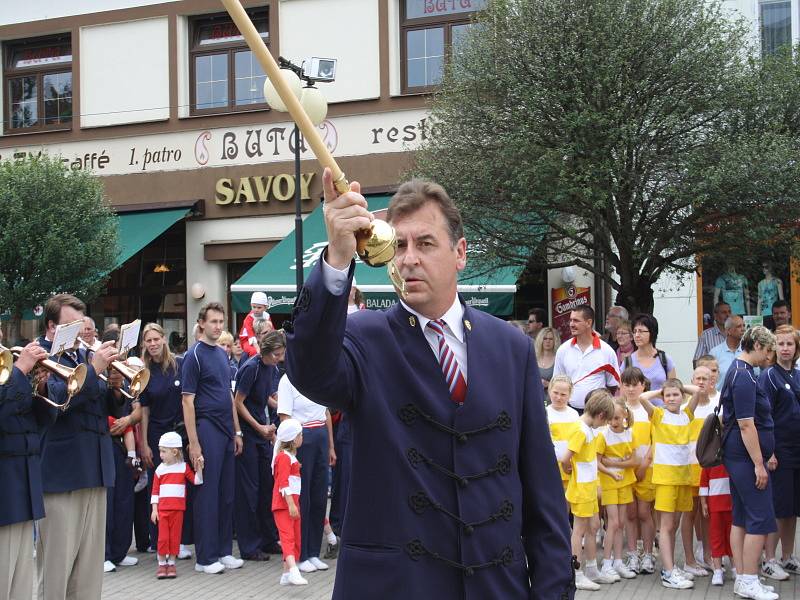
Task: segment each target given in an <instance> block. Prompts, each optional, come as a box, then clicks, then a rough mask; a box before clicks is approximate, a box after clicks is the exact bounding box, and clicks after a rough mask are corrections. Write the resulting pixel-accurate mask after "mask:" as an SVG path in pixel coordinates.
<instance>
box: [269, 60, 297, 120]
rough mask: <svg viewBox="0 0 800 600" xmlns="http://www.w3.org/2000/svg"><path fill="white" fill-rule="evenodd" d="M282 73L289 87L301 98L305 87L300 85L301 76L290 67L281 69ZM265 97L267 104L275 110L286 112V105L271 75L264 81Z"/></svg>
mask: <svg viewBox="0 0 800 600" xmlns="http://www.w3.org/2000/svg"><path fill="white" fill-rule="evenodd" d="M281 75H283V79H284V80H285V81H286V83H287V84H288V85H289V89H291V90H292V93H293V94H294V95H295V97H296V98H297V99H298V100H299V99H300V95H301V94H302V93H303V88H302V87H301V85H300V78H299V77H298V76H297V75H296V74H295V73H294V71H290V70H289V69H281ZM264 98H266V100H267V104H269V105H270V107H271V108H273V109H274V110H277V111H280V112H286V105H285V104H284V103H283V100H281V97H280V96H279V95H278V90H276V89H275V86H274V85H273V84H272V81H270V79H269V77H267V79H266V80H265V81H264Z"/></svg>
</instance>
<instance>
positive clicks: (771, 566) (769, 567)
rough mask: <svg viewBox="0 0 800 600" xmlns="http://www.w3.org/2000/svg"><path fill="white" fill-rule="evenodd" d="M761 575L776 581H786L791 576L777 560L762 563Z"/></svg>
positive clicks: (772, 559)
mask: <svg viewBox="0 0 800 600" xmlns="http://www.w3.org/2000/svg"><path fill="white" fill-rule="evenodd" d="M761 574H762V575H763V576H764V577H769V578H770V579H774V580H775V581H786V580H787V579H789V574H788V573H787V572H786V571H784V570H783V567H782V566H781V564H780V563H779V562H778V561H777V559H775V558H771V559H769V560H768V561H766V562H763V563H761Z"/></svg>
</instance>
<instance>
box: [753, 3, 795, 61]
mask: <svg viewBox="0 0 800 600" xmlns="http://www.w3.org/2000/svg"><path fill="white" fill-rule="evenodd" d="M759 22H760V24H761V55H762V56H766V55H768V54H772V53H773V52H775V51H776V50H777V49H778V48H780V47H781V46H784V45H786V44H791V43H792V3H791V1H790V0H765V1H762V2H761V3H760V4H759Z"/></svg>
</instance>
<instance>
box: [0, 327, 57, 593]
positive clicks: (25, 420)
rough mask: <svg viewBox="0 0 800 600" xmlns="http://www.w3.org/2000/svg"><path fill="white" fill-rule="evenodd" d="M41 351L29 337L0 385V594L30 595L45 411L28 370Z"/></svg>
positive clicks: (39, 509)
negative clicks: (30, 379) (27, 342)
mask: <svg viewBox="0 0 800 600" xmlns="http://www.w3.org/2000/svg"><path fill="white" fill-rule="evenodd" d="M43 358H47V351H46V350H45V349H44V348H42V347H41V346H39V344H37V343H35V342H33V343H30V344H28V345H27V346H26V347H25V349H24V350H23V351H22V352H21V353H20V356H19V358H18V359H17V361H16V362H15V363H14V366H13V367H12V369H11V373H10V375H9V376H8V379H7V381H6V382H5V384H4V385H2V386H0V481H2V482H3V493H2V494H0V565H2V567H0V600H8V599H9V598H30V595H31V589H32V588H33V565H34V559H33V521H34V520H36V519H41V518H42V517H44V501H43V499H42V471H41V465H40V464H39V445H40V443H41V438H40V431H41V429H42V427H43V425H45V424H46V423H48V422H49V420H50V416H49V415H48V411H47V410H46V408H45V407H44V406H43V405H42V403H41V402H40V401H39V400H36V399H34V398H33V396H32V394H31V384H30V382H29V381H28V379H27V375H28V373H30V371H31V370H32V369H33V368H34V365H35V364H36V363H37V362H38V361H39V360H41V359H43Z"/></svg>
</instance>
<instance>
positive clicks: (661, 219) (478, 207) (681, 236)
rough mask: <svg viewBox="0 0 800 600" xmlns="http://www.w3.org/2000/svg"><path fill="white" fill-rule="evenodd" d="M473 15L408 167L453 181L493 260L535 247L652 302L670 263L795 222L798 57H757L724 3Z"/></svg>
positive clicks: (799, 206)
mask: <svg viewBox="0 0 800 600" xmlns="http://www.w3.org/2000/svg"><path fill="white" fill-rule="evenodd" d="M477 19H478V23H477V25H476V26H475V27H473V28H472V31H471V33H470V35H468V36H466V38H465V39H464V41H463V42H461V43H459V45H458V46H456V47H454V48H453V60H451V61H450V64H449V66H448V68H447V69H446V73H445V77H444V81H443V82H442V85H441V88H440V90H439V91H438V92H437V93H436V94H435V96H434V98H433V102H432V108H431V116H432V118H433V120H434V121H435V122H436V129H435V135H432V136H430V137H429V138H428V139H427V140H426V141H425V142H424V143H423V145H422V147H421V149H420V150H419V152H418V153H417V156H416V166H415V174H416V175H421V176H425V177H430V178H432V179H434V180H436V181H437V182H439V183H441V184H443V185H444V186H445V188H446V189H447V190H448V191H449V192H450V194H451V195H452V196H453V197H454V199H455V200H456V202H457V204H459V206H460V208H461V210H462V213H463V215H464V219H465V223H466V225H467V226H468V227H469V229H470V230H471V231H472V232H473V235H475V236H476V237H477V238H478V239H480V249H481V252H480V254H481V255H482V256H483V258H484V260H486V261H487V264H492V265H503V266H510V265H527V264H529V262H530V261H531V260H532V257H533V256H534V255H535V254H536V253H537V251H538V252H540V253H541V254H540V256H544V257H546V260H547V262H548V264H549V266H550V267H559V266H566V265H577V266H580V267H583V268H585V269H587V270H589V271H591V272H593V273H596V274H597V275H599V276H600V277H601V278H602V280H603V281H605V282H606V283H607V284H608V285H610V286H611V287H612V288H613V289H614V290H616V291H617V303H618V304H622V305H624V306H626V307H627V308H628V309H630V310H632V311H644V312H652V309H653V285H654V284H655V282H656V281H657V280H658V279H659V278H660V277H661V276H662V275H663V274H664V273H668V272H683V273H691V272H693V271H694V270H695V269H696V268H697V266H698V260H699V258H700V257H712V256H720V255H726V256H727V257H728V258H730V259H732V260H734V261H735V260H736V259H737V256H739V255H740V254H742V250H745V253H747V252H750V249H751V248H753V247H760V246H763V245H765V244H767V243H773V244H774V243H787V244H789V243H791V241H792V240H793V239H794V236H795V233H796V231H795V227H794V224H795V222H797V219H800V186H798V182H800V162H799V161H798V160H797V158H798V156H800V153H799V152H798V151H799V150H800V144H799V143H798V141H799V140H798V135H797V133H798V131H797V127H796V123H797V122H798V120H800V119H799V118H798V117H800V109H799V108H798V96H797V90H798V84H799V83H800V72H799V71H798V68H797V64H796V63H795V62H793V59H792V57H791V54H790V53H789V54H788V59H787V58H786V57H783V60H782V61H781V60H780V59H779V58H776V59H770V60H763V61H762V60H761V59H760V58H759V57H758V56H757V55H756V53H755V52H754V50H753V49H752V48H751V46H750V45H749V44H750V41H751V37H752V36H751V30H750V28H749V27H748V25H747V24H746V23H744V22H743V21H741V20H736V19H734V18H733V16H732V14H731V13H729V12H724V11H723V8H722V6H721V3H720V2H714V1H709V2H706V1H702V2H700V1H698V0H602V1H597V2H587V1H586V0H493V1H492V2H490V3H489V7H488V8H487V9H486V10H485V11H482V13H480V14H479V16H478V18H477ZM787 225H789V226H787ZM543 232H544V233H543ZM598 259H599V260H598ZM598 265H604V266H603V267H602V268H598Z"/></svg>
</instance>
